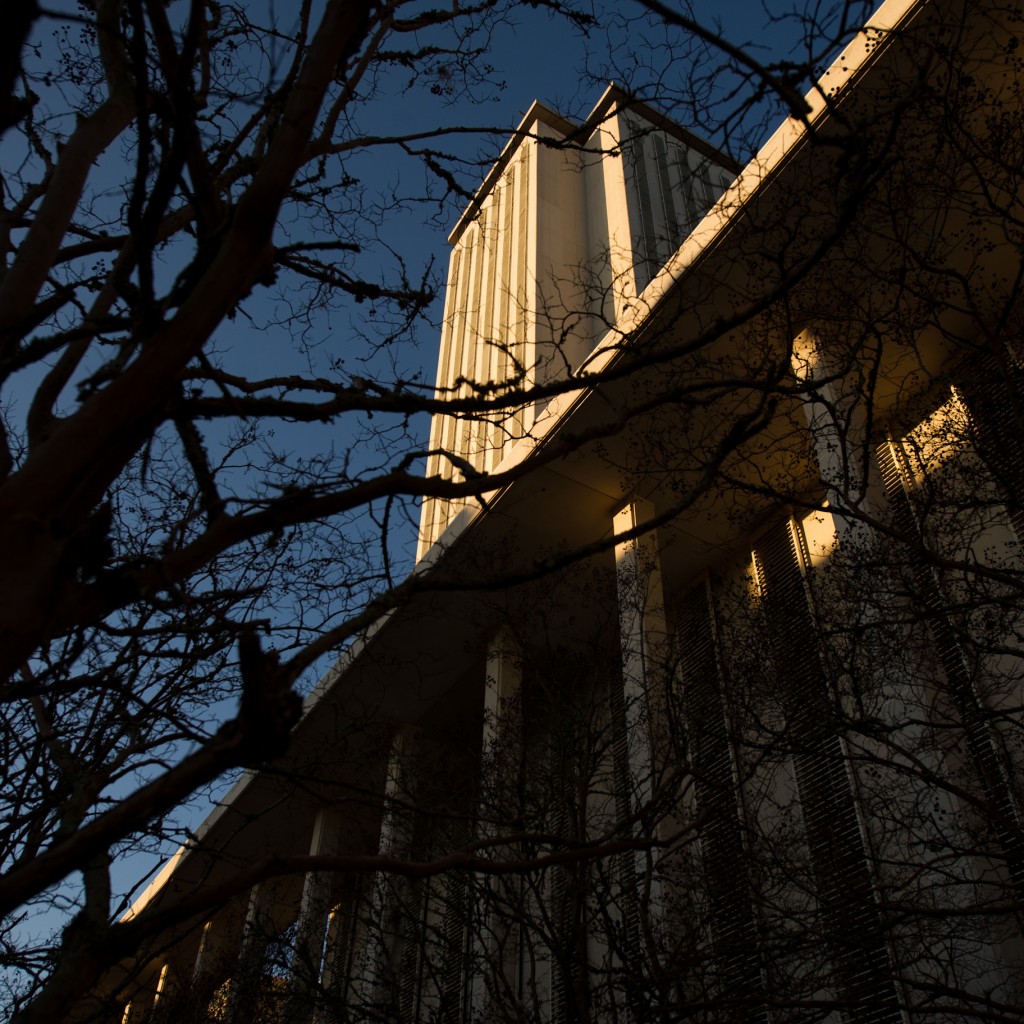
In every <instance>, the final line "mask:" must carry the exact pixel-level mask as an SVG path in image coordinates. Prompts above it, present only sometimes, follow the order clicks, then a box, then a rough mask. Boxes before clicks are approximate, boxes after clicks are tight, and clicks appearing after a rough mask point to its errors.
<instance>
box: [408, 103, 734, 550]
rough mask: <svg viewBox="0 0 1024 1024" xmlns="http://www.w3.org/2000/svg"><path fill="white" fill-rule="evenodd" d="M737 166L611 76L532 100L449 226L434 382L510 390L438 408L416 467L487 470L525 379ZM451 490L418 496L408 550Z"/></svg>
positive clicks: (611, 320)
mask: <svg viewBox="0 0 1024 1024" xmlns="http://www.w3.org/2000/svg"><path fill="white" fill-rule="evenodd" d="M735 171H736V168H735V166H734V165H733V164H732V163H731V161H729V160H728V159H727V158H726V157H724V156H723V155H722V154H720V153H718V152H717V151H716V150H715V149H713V148H712V147H711V146H709V145H708V144H707V143H706V142H703V141H702V140H700V139H698V138H696V137H695V136H693V135H691V134H690V133H689V132H687V131H685V130H684V129H682V128H680V127H679V126H678V125H676V124H675V123H673V122H672V121H670V120H669V119H668V118H666V117H664V116H663V115H661V114H659V113H657V112H656V111H654V110H652V109H651V108H650V107H647V106H645V105H644V104H640V103H637V102H635V101H631V100H630V99H629V97H628V96H627V95H626V94H625V93H624V92H623V91H622V90H621V89H620V88H618V87H617V86H615V85H610V86H609V87H608V89H607V90H605V93H604V95H603V96H602V97H601V99H600V101H599V102H598V103H597V105H596V106H595V108H594V110H593V111H592V112H591V114H590V115H589V117H588V118H587V119H586V120H585V121H584V122H583V123H582V124H581V125H576V124H573V123H572V122H570V121H568V120H566V119H565V118H563V117H561V116H560V115H559V114H557V113H555V112H554V111H552V110H550V109H549V108H548V107H545V106H544V105H543V104H541V103H538V102H535V103H534V104H533V106H531V107H530V109H529V111H528V112H527V114H526V116H525V117H524V118H523V120H522V122H521V123H520V125H519V128H518V129H517V130H516V133H515V135H514V136H513V137H512V139H511V140H510V141H509V143H508V145H507V146H506V147H505V149H504V151H503V152H502V154H501V156H500V157H499V159H498V161H497V163H495V165H494V167H493V168H492V169H491V171H490V173H489V174H488V175H487V177H486V178H485V179H484V181H483V184H482V185H481V186H480V189H479V191H478V192H477V194H476V196H475V197H474V199H473V201H472V202H471V203H470V205H469V207H468V209H467V210H466V211H465V213H464V214H463V215H462V217H461V218H460V220H459V222H458V224H456V225H455V229H454V231H452V233H451V235H450V236H449V239H448V241H449V242H450V243H451V245H452V253H451V261H450V264H449V271H448V289H447V294H446V298H445V311H444V326H443V328H442V332H441V351H440V357H439V359H438V367H437V396H438V398H441V399H447V400H453V401H455V402H457V401H458V400H460V399H485V398H502V397H506V398H507V399H509V404H507V405H505V406H504V407H502V408H500V409H498V410H495V411H490V412H486V411H485V412H481V411H476V412H471V411H463V412H460V411H459V410H458V409H454V410H453V411H452V412H451V413H444V414H436V415H435V416H434V419H433V422H432V424H431V430H430V450H431V453H432V454H431V455H430V456H429V457H428V460H427V474H428V476H440V477H442V478H444V479H451V480H456V481H458V480H462V479H465V476H466V473H467V471H468V472H469V473H470V474H472V473H473V472H477V473H488V472H491V471H493V470H495V469H496V468H497V467H498V466H499V465H500V464H501V462H502V460H503V459H504V457H505V456H506V455H507V454H508V453H509V451H510V450H511V449H512V448H513V447H514V446H515V445H516V444H517V443H518V442H519V441H521V440H523V439H524V438H525V437H527V436H528V435H529V433H530V431H531V429H532V427H533V424H534V422H535V420H536V418H537V415H538V414H539V413H540V412H541V411H542V409H543V407H544V405H545V404H546V403H545V402H544V400H543V399H538V398H537V397H536V396H534V397H532V398H530V400H527V397H528V396H529V393H530V391H531V390H532V389H533V388H535V387H536V385H538V384H543V383H545V382H547V381H550V380H554V379H560V378H565V377H567V376H569V375H571V374H572V373H575V372H577V371H579V370H580V368H581V367H583V366H584V364H585V361H586V358H587V356H588V355H589V353H590V352H591V351H592V350H593V348H594V346H595V345H596V344H597V343H598V342H599V341H600V340H601V339H602V337H604V335H605V334H606V333H607V331H609V330H610V329H612V328H614V325H615V324H616V323H617V322H618V321H619V320H620V319H621V317H622V315H623V313H624V312H625V310H626V308H627V307H628V306H629V305H630V304H632V303H634V302H636V300H637V297H638V296H642V294H643V291H644V289H645V288H646V287H647V285H648V284H649V283H650V282H651V280H652V279H653V278H654V276H655V275H656V274H657V272H658V271H659V270H660V269H661V267H662V266H663V265H664V264H665V262H666V260H668V258H669V257H670V256H671V255H672V253H674V252H675V251H676V249H678V248H679V246H680V245H681V244H682V242H683V240H684V239H685V238H686V236H687V235H688V234H689V233H690V232H691V231H692V230H693V228H694V227H695V226H696V224H697V223H698V221H700V220H701V218H702V217H703V216H704V214H705V213H707V211H708V210H709V209H710V208H711V206H713V205H714V203H715V202H716V201H717V199H718V198H719V196H721V194H722V193H723V192H724V191H725V189H726V188H728V186H729V184H730V183H731V182H732V180H733V177H734V176H735ZM519 395H522V396H523V399H524V400H523V402H522V403H518V402H516V401H515V399H516V397H517V396H519ZM465 504H466V502H465V501H464V500H461V499H459V500H448V499H440V498H426V499H425V500H424V502H423V508H422V512H421V517H420V537H419V546H418V549H417V559H420V558H422V557H423V556H424V555H425V554H426V552H427V551H428V550H429V548H430V546H431V545H432V544H433V543H434V542H435V541H436V540H437V539H438V538H439V537H440V536H441V534H442V533H443V532H444V530H445V529H446V527H447V526H448V524H449V523H451V521H452V520H453V519H454V517H455V515H456V514H457V513H458V511H459V510H460V509H461V508H462V507H463V506H464V505H465Z"/></svg>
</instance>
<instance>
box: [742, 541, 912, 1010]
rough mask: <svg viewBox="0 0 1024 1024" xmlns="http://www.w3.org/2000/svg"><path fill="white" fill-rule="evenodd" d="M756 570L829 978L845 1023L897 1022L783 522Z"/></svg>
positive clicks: (761, 548)
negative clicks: (830, 969) (845, 1011)
mask: <svg viewBox="0 0 1024 1024" xmlns="http://www.w3.org/2000/svg"><path fill="white" fill-rule="evenodd" d="M755 567H756V571H757V576H758V581H759V583H760V586H761V593H762V598H763V607H764V612H765V618H766V620H767V624H768V634H769V639H770V642H771V647H772V653H773V660H774V662H775V666H776V675H777V677H778V680H779V685H780V687H781V688H782V690H783V692H782V694H781V696H782V698H783V700H784V703H785V713H786V719H787V721H786V728H787V740H788V743H789V745H790V747H791V749H792V757H793V765H794V769H795V772H796V780H797V787H798V789H799V793H800V806H801V810H802V812H803V819H804V828H805V831H806V835H807V844H808V847H809V850H810V854H811V862H812V865H813V868H814V875H815V880H816V883H817V890H818V891H817V895H818V901H819V906H820V908H821V915H822V920H823V923H824V924H825V928H826V932H827V936H828V940H829V947H830V951H831V956H832V961H833V964H834V980H835V982H836V985H837V988H838V989H839V991H840V993H841V994H842V998H843V999H844V1000H845V1001H846V1002H847V1003H848V1005H849V1007H850V1010H849V1013H848V1018H849V1019H850V1020H851V1021H856V1022H858V1024H876V1022H877V1024H882V1022H892V1024H896V1022H898V1021H900V1020H901V1019H902V1018H901V1014H900V1010H899V999H898V996H897V992H896V987H895V983H894V981H893V978H892V971H891V967H890V963H889V955H888V948H887V943H886V937H885V933H884V930H883V928H882V924H881V918H880V915H879V912H878V906H877V904H876V902H875V898H874V892H873V889H872V884H871V876H870V872H869V869H868V861H867V856H866V851H865V849H864V843H863V837H862V835H861V831H860V823H859V821H858V818H857V811H856V806H855V804H854V800H853V793H852V791H851V788H850V778H849V775H848V771H847V765H846V760H845V757H844V756H843V750H842V744H841V743H840V740H839V735H838V733H837V729H836V723H835V721H834V716H833V715H832V711H831V705H830V700H829V694H828V686H827V683H826V680H825V674H824V670H823V667H822V663H821V657H820V653H819V650H818V642H817V635H816V631H815V628H814V621H813V619H812V617H811V613H810V608H809V606H808V603H807V594H806V590H805V588H804V580H803V576H802V573H801V570H800V562H799V558H798V551H797V547H796V542H795V539H794V535H793V530H792V529H791V527H790V524H789V523H783V524H781V525H780V526H779V527H776V528H775V529H773V530H772V531H770V533H769V534H768V535H767V536H766V537H765V538H764V540H763V541H762V542H761V543H759V544H758V546H757V550H756V552H755Z"/></svg>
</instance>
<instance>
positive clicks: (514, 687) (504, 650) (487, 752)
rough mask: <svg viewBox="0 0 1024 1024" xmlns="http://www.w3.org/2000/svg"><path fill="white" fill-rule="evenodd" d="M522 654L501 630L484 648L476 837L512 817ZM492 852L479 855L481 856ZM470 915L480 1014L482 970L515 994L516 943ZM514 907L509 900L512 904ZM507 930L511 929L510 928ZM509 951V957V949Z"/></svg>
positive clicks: (484, 918)
mask: <svg viewBox="0 0 1024 1024" xmlns="http://www.w3.org/2000/svg"><path fill="white" fill-rule="evenodd" d="M522 681H523V670H522V654H521V651H520V648H519V644H518V643H517V642H516V639H515V637H514V636H513V635H512V633H511V631H510V630H508V629H502V630H500V631H499V632H498V634H497V635H496V636H495V637H494V639H493V640H492V641H491V643H490V645H489V646H488V649H487V665H486V678H485V682H484V725H483V737H482V743H481V751H482V753H481V767H480V774H481V778H480V790H481V794H482V798H481V806H480V824H479V827H478V835H479V838H481V839H488V838H491V837H493V836H495V835H496V834H497V832H498V830H499V829H500V828H501V823H502V822H503V821H507V820H509V819H510V818H513V817H515V815H516V814H518V810H519V808H518V800H519V793H518V789H519V771H520V764H521V761H522V745H523V717H522V694H521V689H522ZM492 852H494V851H485V856H487V855H489V854H490V853H492ZM477 881H478V885H477V891H478V892H481V891H482V892H485V893H487V894H489V893H490V892H492V891H495V887H507V886H515V885H517V881H516V880H515V879H514V878H507V879H504V878H494V879H490V880H486V879H482V878H481V879H478V880H477ZM484 900H485V905H484V906H483V907H480V908H478V913H477V914H475V915H473V916H474V919H475V920H476V921H477V922H478V926H477V930H476V932H475V934H474V935H473V957H472V964H473V969H474V974H473V979H472V985H471V991H472V1000H473V1007H474V1009H476V1010H478V1011H482V1010H483V1008H484V1006H485V1004H486V1003H487V999H488V980H489V979H488V977H487V972H488V971H489V972H492V974H493V977H492V978H491V979H490V980H491V981H492V982H495V981H496V982H498V983H499V985H500V986H501V987H504V988H506V989H510V990H511V991H512V992H515V991H516V990H517V988H518V975H519V963H518V942H512V941H511V938H512V937H511V936H510V934H509V931H510V930H511V929H509V927H508V926H507V925H506V926H505V927H504V928H502V926H501V924H500V922H498V921H495V920H492V915H491V914H490V912H489V908H488V906H487V896H486V895H485V897H484ZM513 905H514V901H513ZM512 927H515V925H513V926H512ZM510 945H511V946H513V947H514V953H513V952H512V951H510V948H509V947H510Z"/></svg>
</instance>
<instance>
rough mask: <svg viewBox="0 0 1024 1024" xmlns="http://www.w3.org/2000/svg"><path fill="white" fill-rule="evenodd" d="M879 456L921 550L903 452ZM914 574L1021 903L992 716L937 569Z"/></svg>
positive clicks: (920, 565) (1016, 833) (1023, 889)
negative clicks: (990, 718)
mask: <svg viewBox="0 0 1024 1024" xmlns="http://www.w3.org/2000/svg"><path fill="white" fill-rule="evenodd" d="M877 456H878V463H879V467H880V469H881V472H882V481H883V483H884V485H885V491H886V495H887V496H888V499H889V506H890V510H891V515H892V521H893V525H894V526H895V527H896V529H897V530H898V531H899V532H900V533H901V534H902V535H903V536H904V537H905V538H906V540H907V542H908V544H910V545H911V546H912V547H914V546H917V545H919V544H920V543H921V539H922V537H921V528H920V525H919V523H918V521H917V517H916V515H915V512H914V506H913V503H912V502H911V498H910V494H909V493H908V490H907V486H906V479H907V476H906V472H905V467H904V466H903V465H902V460H903V450H902V448H901V447H900V446H899V445H897V444H896V443H894V442H892V441H888V442H886V443H884V444H881V445H879V447H878V449H877ZM913 572H914V582H915V584H916V586H917V591H918V593H917V597H918V600H919V601H920V602H921V604H922V605H923V610H924V613H925V614H926V616H927V620H928V628H929V630H930V632H931V634H932V639H933V640H934V642H935V650H936V653H937V654H938V656H939V661H940V663H941V665H942V670H943V672H944V673H945V676H946V682H947V684H948V686H949V692H950V697H951V698H952V701H953V705H954V707H955V709H956V712H957V714H958V715H959V716H960V724H961V725H962V726H963V730H964V735H965V737H966V740H967V747H968V751H969V753H970V758H971V761H972V763H973V766H974V770H975V772H976V774H977V776H978V779H979V781H980V782H981V785H982V789H983V790H984V793H985V800H986V804H987V809H988V816H989V820H990V822H991V826H992V831H993V833H994V834H995V837H996V839H997V841H998V842H999V844H1000V846H1001V848H1002V851H1003V854H1004V856H1005V858H1006V866H1007V870H1008V872H1009V875H1010V878H1011V880H1012V882H1013V886H1014V889H1015V890H1016V893H1017V898H1018V899H1021V900H1024V834H1022V831H1021V822H1020V817H1019V810H1018V807H1017V804H1016V801H1015V799H1014V797H1013V793H1012V790H1011V788H1010V784H1009V781H1008V779H1007V776H1006V772H1005V770H1004V768H1003V765H1002V762H1001V760H1000V757H999V752H998V750H997V748H996V744H995V742H994V738H993V735H992V726H991V725H990V723H989V716H988V714H987V712H986V710H985V708H984V707H983V706H982V703H981V701H980V699H979V697H978V692H977V689H976V687H975V685H974V679H973V677H972V675H971V672H970V669H969V668H968V664H967V660H966V658H965V657H964V652H963V648H962V647H961V646H960V641H959V639H958V638H957V634H956V630H955V628H954V626H953V623H952V622H951V621H950V617H949V615H948V613H947V612H948V608H947V605H946V602H945V601H944V600H943V596H942V590H941V587H940V586H939V580H938V578H937V576H936V574H935V571H934V569H932V568H931V567H930V566H929V565H926V564H925V563H924V562H923V561H920V560H918V561H917V564H916V565H915V566H914V569H913Z"/></svg>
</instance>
